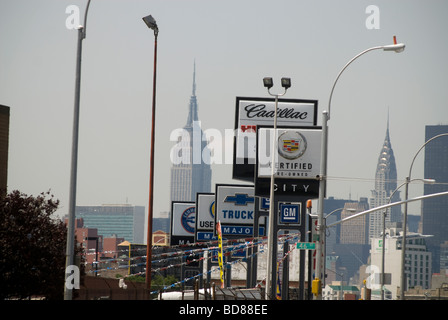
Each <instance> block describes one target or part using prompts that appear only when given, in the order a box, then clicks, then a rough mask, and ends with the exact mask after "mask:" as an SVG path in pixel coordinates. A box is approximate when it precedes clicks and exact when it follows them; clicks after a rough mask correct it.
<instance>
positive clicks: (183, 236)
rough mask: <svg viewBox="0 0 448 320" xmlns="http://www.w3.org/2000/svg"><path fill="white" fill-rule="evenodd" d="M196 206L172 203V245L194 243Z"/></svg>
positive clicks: (185, 203) (188, 203) (186, 203)
mask: <svg viewBox="0 0 448 320" xmlns="http://www.w3.org/2000/svg"><path fill="white" fill-rule="evenodd" d="M195 221H196V204H195V203H194V202H181V201H173V202H172V203H171V231H170V233H171V234H170V235H171V236H170V245H172V246H176V245H183V244H188V243H194V233H195V226H196V222H195Z"/></svg>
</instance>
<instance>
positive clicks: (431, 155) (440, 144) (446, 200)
mask: <svg viewBox="0 0 448 320" xmlns="http://www.w3.org/2000/svg"><path fill="white" fill-rule="evenodd" d="M443 133H448V125H435V126H426V127H425V141H428V140H429V139H431V138H433V137H435V136H437V135H439V134H443ZM424 166H425V169H424V177H425V178H428V179H435V180H436V182H437V183H435V184H425V185H424V194H425V195H427V194H432V193H438V192H444V191H448V184H447V183H448V136H441V137H439V138H436V139H434V140H432V141H431V142H429V143H428V144H426V146H425V165H424ZM421 227H422V230H421V232H422V233H423V234H428V235H432V236H433V237H431V238H429V239H427V240H426V242H427V244H428V248H429V250H430V251H431V252H432V254H433V272H440V261H441V260H442V261H443V260H444V259H446V257H441V256H440V253H441V252H440V245H441V244H442V243H443V242H445V241H448V232H447V231H448V197H446V196H442V197H435V198H429V199H425V200H424V201H423V204H422V218H421ZM444 252H446V251H444Z"/></svg>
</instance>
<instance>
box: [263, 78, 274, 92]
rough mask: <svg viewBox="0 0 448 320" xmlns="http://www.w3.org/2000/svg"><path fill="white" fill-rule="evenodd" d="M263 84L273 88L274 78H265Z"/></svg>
mask: <svg viewBox="0 0 448 320" xmlns="http://www.w3.org/2000/svg"><path fill="white" fill-rule="evenodd" d="M263 84H264V86H265V88H268V89H271V88H272V87H273V86H274V82H273V81H272V78H270V77H266V78H263Z"/></svg>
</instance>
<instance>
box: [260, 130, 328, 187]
mask: <svg viewBox="0 0 448 320" xmlns="http://www.w3.org/2000/svg"><path fill="white" fill-rule="evenodd" d="M274 136H275V137H276V150H274V157H275V160H274V177H275V178H288V179H316V177H317V176H319V173H320V155H321V138H322V130H317V129H297V128H291V129H290V128H282V129H277V131H276V134H275V135H274V129H271V128H259V129H258V143H257V156H258V157H257V176H258V177H259V178H268V177H270V176H271V174H272V144H273V143H272V142H273V139H274Z"/></svg>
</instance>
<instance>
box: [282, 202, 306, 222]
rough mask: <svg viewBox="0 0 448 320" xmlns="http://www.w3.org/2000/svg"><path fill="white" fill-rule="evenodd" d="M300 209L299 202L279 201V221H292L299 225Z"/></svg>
mask: <svg viewBox="0 0 448 320" xmlns="http://www.w3.org/2000/svg"><path fill="white" fill-rule="evenodd" d="M300 211H301V204H300V203H280V223H282V224H289V223H293V224H299V225H300V220H301V219H300V215H301V212H300Z"/></svg>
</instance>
